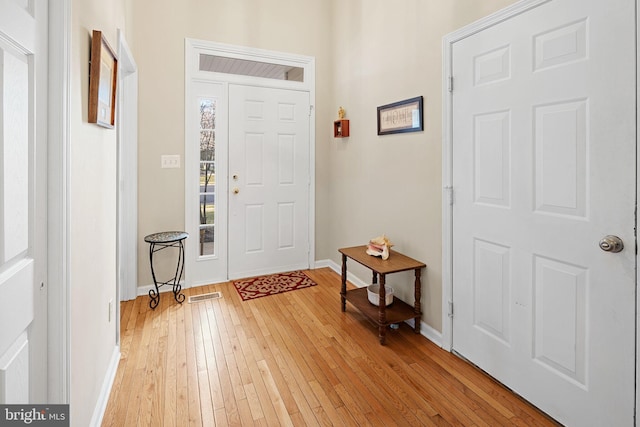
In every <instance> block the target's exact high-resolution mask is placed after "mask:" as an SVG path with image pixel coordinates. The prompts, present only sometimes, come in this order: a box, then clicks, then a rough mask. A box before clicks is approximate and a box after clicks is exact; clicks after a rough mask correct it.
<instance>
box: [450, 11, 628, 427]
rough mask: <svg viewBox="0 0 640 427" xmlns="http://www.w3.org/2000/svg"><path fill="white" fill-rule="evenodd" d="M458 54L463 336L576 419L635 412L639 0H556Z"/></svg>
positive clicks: (610, 421)
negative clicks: (604, 243) (605, 243)
mask: <svg viewBox="0 0 640 427" xmlns="http://www.w3.org/2000/svg"><path fill="white" fill-rule="evenodd" d="M452 61H453V78H454V84H453V101H452V102H453V113H452V114H453V125H452V129H453V142H452V144H453V189H454V195H455V197H454V205H453V301H454V304H455V310H454V313H455V316H454V318H453V349H454V350H455V351H456V352H458V353H460V354H461V355H463V356H464V357H466V358H468V359H469V360H471V361H472V362H473V363H475V364H477V365H479V366H480V367H481V368H482V369H484V370H486V371H487V372H489V373H490V374H491V375H492V376H494V377H496V378H497V379H498V380H500V381H501V382H503V383H505V384H506V385H507V386H508V387H510V388H512V389H513V390H514V391H515V392H516V393H518V394H521V395H522V396H524V397H525V398H526V399H527V400H529V401H531V402H532V403H533V404H534V405H536V406H538V407H540V408H541V409H542V410H544V411H545V412H547V413H549V414H550V415H551V416H553V417H554V418H556V419H557V420H559V421H560V422H562V423H564V424H566V425H570V426H587V425H590V426H603V425H611V426H613V425H615V426H630V425H633V422H634V418H633V417H634V400H635V390H634V379H635V376H634V367H635V247H636V241H635V237H634V226H635V220H634V208H635V207H634V206H635V177H636V175H635V174H636V172H635V159H636V151H635V150H636V135H635V129H636V99H635V94H636V75H635V70H636V68H635V65H636V48H635V2H634V1H633V0H619V1H615V2H613V3H612V2H603V1H598V0H552V1H550V2H547V3H544V4H542V5H539V6H537V7H535V8H533V9H531V10H529V11H527V12H526V13H524V14H519V15H516V16H515V17H512V18H510V19H508V20H506V21H503V22H500V23H498V24H496V25H493V26H492V27H490V28H488V29H485V30H483V31H481V32H479V33H477V34H475V35H472V36H469V37H467V38H465V39H463V40H461V41H458V42H456V43H455V44H454V45H453V51H452ZM606 235H615V236H619V237H620V238H621V239H622V240H623V241H624V246H625V247H624V250H622V252H619V253H612V252H605V251H603V250H602V249H601V248H600V247H599V241H600V240H601V239H602V238H603V237H605V236H606Z"/></svg>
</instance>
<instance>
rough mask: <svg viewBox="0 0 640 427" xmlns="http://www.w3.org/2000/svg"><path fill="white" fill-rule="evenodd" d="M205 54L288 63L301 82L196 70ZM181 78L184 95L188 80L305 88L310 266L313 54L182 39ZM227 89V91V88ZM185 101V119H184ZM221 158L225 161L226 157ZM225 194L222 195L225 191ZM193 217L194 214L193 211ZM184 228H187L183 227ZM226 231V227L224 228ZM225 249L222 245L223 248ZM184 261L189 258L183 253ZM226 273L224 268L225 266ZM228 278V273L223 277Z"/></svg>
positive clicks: (310, 256)
mask: <svg viewBox="0 0 640 427" xmlns="http://www.w3.org/2000/svg"><path fill="white" fill-rule="evenodd" d="M200 54H207V55H214V56H220V57H226V58H234V59H243V60H249V61H257V62H267V63H276V64H290V65H295V66H297V67H302V68H304V82H302V83H301V82H294V81H287V80H274V79H268V78H261V77H251V76H243V75H236V74H225V73H217V72H209V71H200V70H199V55H200ZM185 79H186V85H185V86H186V87H187V89H186V90H185V92H186V93H185V97H186V96H189V90H188V88H189V87H190V85H191V82H192V81H201V82H211V83H222V84H224V85H226V86H228V85H229V84H240V85H247V86H259V87H266V88H276V89H293V90H304V91H308V92H309V103H310V106H311V111H310V112H309V231H308V233H309V253H308V262H309V266H313V265H314V262H315V160H316V157H315V146H316V137H315V135H316V124H315V122H316V120H315V100H316V94H315V87H316V84H315V81H316V80H315V79H316V78H315V58H313V57H310V56H304V55H295V54H289V53H283V52H276V51H270V50H265V49H256V48H249V47H244V46H236V45H229V44H224V43H216V42H211V41H206V40H197V39H190V38H186V39H185ZM227 93H228V91H227ZM186 105H187V104H186V102H185V122H186V120H187V119H188V117H187V115H188V114H187V113H188V112H187V111H186ZM187 133H188V129H187V127H186V126H185V141H187V140H188V139H187V135H186V134H187ZM188 153H189V150H187V149H186V147H185V162H184V163H185V173H187V172H186V165H188V164H191V162H192V161H193V159H190V157H188ZM224 161H226V162H228V159H225V160H224ZM189 185H190V184H189V180H188V179H185V227H187V228H188V226H189V218H190V217H191V215H190V214H189V209H190V208H189V205H188V203H187V200H186V198H187V197H188V195H189V194H190V193H191V189H190V188H189ZM225 197H226V195H225ZM193 217H194V218H195V215H193ZM187 231H188V230H187ZM225 232H227V230H225ZM224 250H226V248H224ZM186 261H187V262H189V258H188V255H187V259H186ZM227 275H228V269H227ZM227 278H228V277H227ZM184 283H185V287H191V286H194V285H197V283H193V280H192V279H191V278H190V276H189V269H188V268H187V267H185V279H184Z"/></svg>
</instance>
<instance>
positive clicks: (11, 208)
mask: <svg viewBox="0 0 640 427" xmlns="http://www.w3.org/2000/svg"><path fill="white" fill-rule="evenodd" d="M46 34H47V2H45V1H39V2H27V1H14V0H0V403H44V402H46V401H47V381H46V380H47V371H46V361H47V358H46V355H47V324H46V319H47V304H46V301H47V295H46V283H45V279H46V235H47V230H46V220H47V216H46V212H47V211H46V203H47V198H46V186H47V182H46V173H47V167H46V161H47V155H46V130H47V118H46V93H47V86H46V78H47V77H46V70H47V55H46V51H47V45H46Z"/></svg>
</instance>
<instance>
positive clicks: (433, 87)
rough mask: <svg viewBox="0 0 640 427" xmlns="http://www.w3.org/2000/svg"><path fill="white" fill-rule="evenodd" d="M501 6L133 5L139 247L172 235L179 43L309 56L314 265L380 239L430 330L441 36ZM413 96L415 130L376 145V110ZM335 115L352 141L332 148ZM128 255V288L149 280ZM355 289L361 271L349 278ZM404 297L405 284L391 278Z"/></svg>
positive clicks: (189, 0)
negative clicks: (131, 278)
mask: <svg viewBox="0 0 640 427" xmlns="http://www.w3.org/2000/svg"><path fill="white" fill-rule="evenodd" d="M513 2H514V0H485V1H482V2H479V1H477V0H450V1H442V0H401V1H395V2H389V1H386V0H348V1H344V0H342V1H338V0H333V1H326V0H270V1H268V2H267V1H264V0H237V1H233V2H230V1H224V0H211V1H209V2H200V1H196V0H185V1H181V2H176V1H172V0H161V1H152V0H136V1H135V2H133V9H132V14H133V20H134V22H135V32H134V37H133V43H132V45H133V46H134V48H133V51H134V56H135V59H136V62H137V64H138V68H139V76H140V94H139V96H140V98H139V101H140V111H139V120H140V121H139V159H140V160H139V188H138V194H139V224H138V227H139V239H138V240H139V241H140V242H142V239H143V237H144V236H145V235H146V234H149V233H151V232H155V231H160V230H166V229H176V228H177V229H180V228H183V227H184V178H183V177H184V170H183V169H160V167H159V165H160V156H161V155H162V154H180V155H181V156H182V157H183V158H184V38H185V37H191V38H197V39H204V40H210V41H215V42H223V43H230V44H236V45H244V46H248V47H255V48H264V49H271V50H278V51H284V52H291V53H298V54H303V55H309V56H314V57H315V58H316V91H317V99H316V129H317V131H316V259H317V260H326V259H331V260H333V261H335V262H339V257H338V252H337V248H339V247H342V246H348V245H357V244H364V243H366V242H367V240H368V239H369V238H371V237H374V236H376V235H378V234H381V233H386V234H387V236H389V237H390V238H391V240H392V241H393V242H394V243H395V244H396V249H397V250H399V251H401V252H405V253H406V254H408V255H410V256H412V257H414V258H417V259H420V260H422V261H424V262H426V263H427V265H428V268H427V271H426V274H425V277H424V282H423V283H424V285H423V294H422V295H423V297H422V303H423V311H424V312H425V317H424V318H425V320H426V321H427V323H428V324H429V325H430V326H432V327H433V328H435V329H436V330H440V329H441V315H442V313H441V299H442V298H441V290H442V279H441V270H442V269H441V263H442V257H441V240H442V236H441V228H442V218H441V210H442V206H441V152H442V150H441V146H442V141H441V140H442V138H441V120H442V114H441V103H442V99H441V90H442V89H441V84H442V75H441V70H442V60H441V56H442V55H441V49H442V37H443V36H444V35H445V34H447V33H449V32H451V31H453V30H455V29H458V28H460V27H461V26H463V25H465V24H468V23H470V22H472V21H474V20H476V19H479V18H481V17H483V16H485V15H487V14H489V13H491V12H494V11H496V10H498V9H500V8H502V7H504V6H507V5H509V4H511V3H513ZM419 95H422V96H424V100H425V104H424V112H425V131H424V132H419V133H411V134H400V135H387V136H378V135H377V133H376V107H377V106H379V105H383V104H387V103H390V102H395V101H399V100H402V99H406V98H411V97H414V96H419ZM339 106H343V107H344V108H345V109H346V111H347V118H348V119H349V120H350V126H351V136H350V137H349V138H346V139H334V138H333V133H332V132H333V128H332V122H333V120H334V119H336V118H337V110H338V107H339ZM147 250H148V248H147V247H146V246H145V245H144V244H140V246H139V251H138V255H139V270H138V271H139V281H138V284H139V285H141V286H143V285H148V284H151V283H152V280H151V277H150V274H149V266H148V258H147ZM353 271H354V272H355V273H356V274H358V276H359V277H360V278H362V279H364V280H368V279H369V277H370V273H368V272H366V271H364V270H362V269H358V268H354V269H353ZM389 281H390V283H391V284H395V285H396V287H397V293H398V294H399V295H400V296H401V297H402V298H403V299H406V300H411V298H412V297H411V292H410V289H411V286H410V285H411V283H412V279H411V277H410V275H408V274H407V275H402V274H401V275H397V277H390V278H389Z"/></svg>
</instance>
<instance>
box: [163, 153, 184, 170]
mask: <svg viewBox="0 0 640 427" xmlns="http://www.w3.org/2000/svg"><path fill="white" fill-rule="evenodd" d="M160 167H161V168H163V169H164V168H179V167H180V154H163V155H162V156H160Z"/></svg>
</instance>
